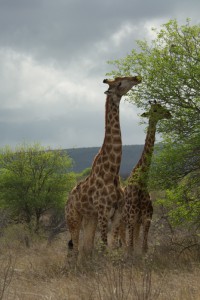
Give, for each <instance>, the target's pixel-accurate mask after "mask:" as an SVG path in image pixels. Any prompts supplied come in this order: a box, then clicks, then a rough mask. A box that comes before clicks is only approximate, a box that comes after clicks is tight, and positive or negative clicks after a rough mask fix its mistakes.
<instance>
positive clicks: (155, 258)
mask: <svg viewBox="0 0 200 300" xmlns="http://www.w3.org/2000/svg"><path fill="white" fill-rule="evenodd" d="M169 229H170V228H168V225H167V224H165V223H164V222H162V224H161V223H158V222H157V221H156V220H154V221H153V224H152V227H151V233H150V249H149V252H148V254H147V255H145V256H143V255H142V254H141V253H140V252H139V251H136V253H135V254H134V255H133V257H131V258H130V257H129V258H127V256H126V255H124V253H123V252H122V251H121V250H118V251H111V250H108V251H107V252H106V253H104V254H103V253H100V252H99V251H98V246H97V247H96V249H95V251H94V255H93V257H91V258H90V259H89V260H87V261H86V260H84V258H83V259H82V260H81V261H80V262H79V263H78V265H77V266H76V267H74V268H71V267H69V265H68V261H67V247H66V240H67V233H62V234H60V235H58V236H57V237H56V239H55V240H54V241H53V242H52V244H51V245H47V239H46V236H45V234H44V235H43V234H41V235H40V236H39V237H38V236H34V235H31V234H30V233H29V232H28V231H27V230H25V228H24V227H23V226H22V225H10V226H8V227H7V228H6V229H5V230H4V231H3V232H2V234H1V237H0V299H5V300H10V299H12V300H13V299H19V300H36V299H37V300H39V299H41V300H42V299H43V300H44V299H45V300H50V299H51V300H64V299H66V300H68V299H69V300H71V299H73V300H75V299H77V300H78V299H81V300H90V299H91V300H93V299H97V300H125V299H136V300H150V299H152V300H156V299H160V300H171V299H173V300H174V299H175V300H179V299H180V300H193V299H195V300H197V299H200V284H199V283H200V246H199V245H200V244H199V240H198V235H197V234H196V233H195V234H192V233H191V232H188V231H187V230H184V229H181V230H177V231H176V232H175V233H173V234H172V232H171V231H170V230H169Z"/></svg>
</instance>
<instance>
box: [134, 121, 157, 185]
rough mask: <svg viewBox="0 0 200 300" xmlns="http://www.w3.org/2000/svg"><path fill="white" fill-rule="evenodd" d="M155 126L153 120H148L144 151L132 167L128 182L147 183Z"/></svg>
mask: <svg viewBox="0 0 200 300" xmlns="http://www.w3.org/2000/svg"><path fill="white" fill-rule="evenodd" d="M156 125H157V122H156V121H155V120H152V119H151V118H150V119H149V125H148V129H147V135H146V139H145V145H144V149H143V152H142V155H141V158H140V159H139V161H138V163H137V164H136V166H135V167H134V169H133V170H132V172H131V175H130V177H129V182H130V183H133V182H138V183H141V184H142V185H146V184H147V181H148V173H149V169H150V165H151V159H152V155H153V149H154V143H155V135H156Z"/></svg>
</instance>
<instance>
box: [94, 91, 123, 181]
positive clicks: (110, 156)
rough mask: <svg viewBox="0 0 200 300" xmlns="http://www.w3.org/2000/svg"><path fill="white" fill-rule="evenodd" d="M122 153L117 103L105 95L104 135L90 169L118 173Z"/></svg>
mask: <svg viewBox="0 0 200 300" xmlns="http://www.w3.org/2000/svg"><path fill="white" fill-rule="evenodd" d="M121 155H122V140H121V129H120V120H119V105H115V104H114V103H113V101H112V99H111V96H107V99H106V109H105V136H104V141H103V145H102V147H101V149H100V150H99V153H98V154H97V156H96V158H95V160H94V163H93V166H92V171H93V172H94V173H99V172H100V171H101V172H102V170H103V171H105V172H109V173H112V174H113V175H114V174H115V175H117V174H119V169H120V163H121Z"/></svg>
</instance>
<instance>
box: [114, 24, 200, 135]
mask: <svg viewBox="0 0 200 300" xmlns="http://www.w3.org/2000/svg"><path fill="white" fill-rule="evenodd" d="M152 30H153V32H154V33H155V34H156V38H155V39H154V40H152V41H151V43H150V44H149V43H148V42H147V41H137V44H138V48H139V49H138V50H135V49H133V50H132V51H131V53H130V54H128V55H127V56H126V57H125V58H122V59H119V60H114V61H110V62H109V64H112V65H114V67H115V68H116V69H117V70H114V71H113V72H111V73H110V74H109V75H114V76H121V75H126V76H129V75H133V74H135V73H136V74H140V75H141V76H142V80H143V82H142V84H140V85H138V86H137V87H136V88H135V89H134V92H130V93H129V98H128V99H129V101H132V102H134V103H136V104H137V106H138V107H142V108H144V107H146V106H148V101H149V100H159V101H160V103H162V104H163V105H164V104H165V105H167V106H168V107H169V108H170V110H171V112H172V114H173V116H174V117H173V119H172V120H171V122H170V123H169V122H168V121H167V122H164V121H163V122H160V123H159V128H158V129H159V131H161V132H165V133H170V135H172V133H173V136H174V138H177V139H182V138H184V137H187V136H190V135H191V132H192V133H194V134H195V133H197V132H199V129H200V118H199V114H200V25H193V26H191V25H190V21H189V20H187V22H186V25H182V26H179V25H178V23H177V21H176V20H170V21H169V22H168V23H166V24H164V25H163V26H162V29H161V30H160V31H158V30H156V29H152Z"/></svg>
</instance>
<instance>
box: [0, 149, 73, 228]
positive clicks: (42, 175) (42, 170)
mask: <svg viewBox="0 0 200 300" xmlns="http://www.w3.org/2000/svg"><path fill="white" fill-rule="evenodd" d="M71 166H72V160H71V159H70V158H69V157H68V155H67V154H66V152H63V151H61V150H54V151H51V150H50V149H45V148H43V147H42V146H40V145H39V144H34V145H33V146H29V145H20V146H18V147H17V148H16V149H15V150H12V149H11V148H10V147H5V148H3V149H1V151H0V204H1V206H2V207H7V208H9V209H10V210H11V211H12V213H13V215H14V216H15V217H17V218H18V219H19V220H23V221H25V222H27V223H28V224H30V223H31V222H33V223H34V225H35V230H37V229H38V225H39V218H40V216H41V215H42V214H43V213H44V212H45V211H47V210H49V209H55V210H60V209H63V206H64V203H65V201H66V197H67V194H68V192H69V190H71V188H72V186H73V184H74V183H75V175H74V174H73V173H72V172H69V171H70V168H71Z"/></svg>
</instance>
